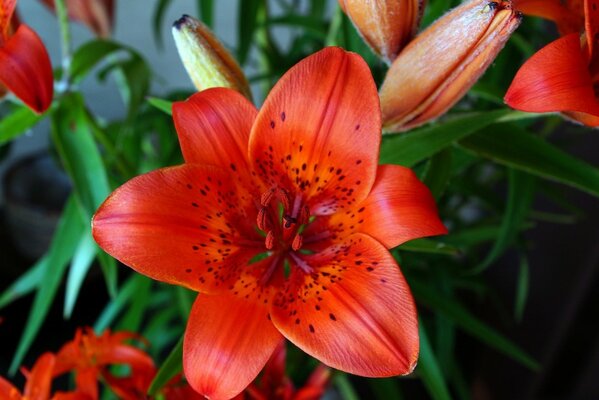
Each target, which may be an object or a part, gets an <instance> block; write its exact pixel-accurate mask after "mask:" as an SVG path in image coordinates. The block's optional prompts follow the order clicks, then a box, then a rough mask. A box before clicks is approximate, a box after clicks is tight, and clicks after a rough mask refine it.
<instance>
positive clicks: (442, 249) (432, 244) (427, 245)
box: [399, 239, 461, 256]
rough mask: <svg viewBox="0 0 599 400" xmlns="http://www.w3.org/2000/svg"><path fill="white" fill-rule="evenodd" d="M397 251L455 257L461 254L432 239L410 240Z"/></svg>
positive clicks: (458, 250) (454, 248)
mask: <svg viewBox="0 0 599 400" xmlns="http://www.w3.org/2000/svg"><path fill="white" fill-rule="evenodd" d="M399 250H402V251H411V252H415V253H430V254H446V255H450V256H456V255H458V254H460V253H461V251H460V249H458V248H457V247H454V246H452V245H449V244H446V243H441V242H437V241H436V240H432V239H415V240H410V241H409V242H406V243H404V244H402V245H401V246H399Z"/></svg>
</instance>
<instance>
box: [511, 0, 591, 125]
mask: <svg viewBox="0 0 599 400" xmlns="http://www.w3.org/2000/svg"><path fill="white" fill-rule="evenodd" d="M584 16H585V24H584V30H585V32H584V34H583V35H582V36H580V35H579V34H578V33H570V34H568V35H566V36H563V37H561V38H560V39H557V40H555V41H554V42H551V43H549V44H548V45H547V46H545V47H543V48H542V49H541V50H539V51H538V52H536V53H535V54H534V55H533V56H532V57H531V58H530V59H528V60H527V61H526V63H524V65H523V66H522V67H521V68H520V70H519V71H518V73H517V74H516V76H515V77H514V80H513V81H512V84H511V85H510V87H509V89H508V91H507V93H506V95H505V98H504V100H505V102H506V103H507V104H508V105H509V106H510V107H512V108H515V109H518V110H522V111H528V112H562V114H563V115H565V116H567V117H569V118H571V119H573V120H575V121H578V122H580V123H582V124H584V125H587V126H592V127H596V126H599V97H598V96H597V88H598V87H599V1H598V0H585V1H584Z"/></svg>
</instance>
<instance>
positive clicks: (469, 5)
mask: <svg viewBox="0 0 599 400" xmlns="http://www.w3.org/2000/svg"><path fill="white" fill-rule="evenodd" d="M521 19H522V18H521V13H520V12H518V11H515V10H513V8H512V5H511V2H509V1H502V2H495V1H488V0H471V1H468V2H466V3H464V4H462V5H461V6H459V7H456V8H454V9H453V10H452V11H450V12H449V13H447V14H445V15H444V16H443V17H441V18H440V19H439V20H438V21H436V22H435V23H434V24H433V25H431V26H430V27H429V28H427V29H426V30H425V31H424V32H422V33H421V34H420V35H419V36H417V37H416V38H415V39H414V40H413V41H412V42H410V44H409V45H408V46H407V47H406V48H405V49H404V50H403V51H402V52H401V54H400V55H399V56H398V57H397V58H396V59H395V61H394V62H393V64H392V65H391V68H390V69H389V71H388V72H387V76H386V78H385V81H384V82H383V85H382V86H381V90H380V98H381V109H382V113H383V129H384V131H385V132H399V131H405V130H408V129H410V128H413V127H416V126H418V125H421V124H424V123H425V122H428V121H430V120H432V119H434V118H437V117H439V116H440V115H442V114H444V113H445V112H446V111H447V110H448V109H449V108H451V107H452V106H453V105H454V104H455V103H456V102H457V101H458V100H460V99H461V98H462V96H464V94H466V92H467V91H468V89H470V87H472V85H473V84H474V83H475V82H476V81H477V80H478V78H479V77H480V76H481V75H482V74H483V73H484V72H485V70H486V69H487V67H488V66H489V65H490V64H491V62H493V60H494V59H495V57H496V56H497V53H499V51H500V50H501V49H502V48H503V46H504V45H505V42H506V41H507V39H508V38H509V37H510V35H511V34H512V32H513V31H514V30H515V29H516V28H517V27H518V25H519V24H520V21H521Z"/></svg>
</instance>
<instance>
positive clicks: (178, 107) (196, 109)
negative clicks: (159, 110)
mask: <svg viewBox="0 0 599 400" xmlns="http://www.w3.org/2000/svg"><path fill="white" fill-rule="evenodd" d="M257 113H258V111H257V110H256V107H254V105H253V104H252V103H251V102H250V101H249V100H247V99H246V98H245V97H244V96H242V95H241V94H240V93H238V92H236V91H234V90H231V89H225V88H212V89H207V90H204V91H202V92H199V93H196V94H194V95H193V96H191V97H190V98H188V99H187V100H186V101H181V102H176V103H174V104H173V119H174V121H175V127H176V129H177V134H178V136H179V143H180V145H181V150H182V152H183V157H184V158H185V162H187V163H199V164H209V165H216V166H219V167H222V168H225V169H230V168H231V160H236V162H238V163H239V164H240V165H236V168H235V171H236V170H237V169H239V170H245V171H247V170H248V169H249V165H248V161H247V159H248V158H247V154H248V142H249V137H250V130H251V129H252V124H253V123H254V119H255V118H256V114H257ZM237 160H239V161H237Z"/></svg>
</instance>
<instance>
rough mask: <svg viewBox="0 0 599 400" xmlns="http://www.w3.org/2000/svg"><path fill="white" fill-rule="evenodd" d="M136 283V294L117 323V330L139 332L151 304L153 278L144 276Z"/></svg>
mask: <svg viewBox="0 0 599 400" xmlns="http://www.w3.org/2000/svg"><path fill="white" fill-rule="evenodd" d="M142 277H143V279H139V280H137V281H136V283H135V289H134V292H135V296H133V297H132V298H131V302H130V303H129V307H128V309H127V312H126V313H125V315H123V317H122V318H121V320H120V321H119V323H118V325H117V330H120V331H131V332H139V328H140V325H141V321H142V318H143V316H144V314H145V311H146V309H147V307H148V305H149V297H150V288H151V287H152V280H151V279H149V278H146V277H145V276H142Z"/></svg>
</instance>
